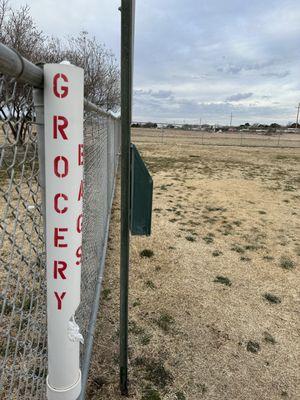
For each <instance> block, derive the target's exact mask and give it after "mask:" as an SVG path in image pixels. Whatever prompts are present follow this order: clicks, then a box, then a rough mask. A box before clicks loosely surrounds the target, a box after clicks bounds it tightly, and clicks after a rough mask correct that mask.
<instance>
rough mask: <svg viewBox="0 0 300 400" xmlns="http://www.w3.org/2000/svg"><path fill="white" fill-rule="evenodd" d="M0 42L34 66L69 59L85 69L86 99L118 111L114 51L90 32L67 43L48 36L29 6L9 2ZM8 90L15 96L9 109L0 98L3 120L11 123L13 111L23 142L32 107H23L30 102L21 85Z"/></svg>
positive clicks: (1, 3) (2, 2) (2, 11)
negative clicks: (26, 122)
mask: <svg viewBox="0 0 300 400" xmlns="http://www.w3.org/2000/svg"><path fill="white" fill-rule="evenodd" d="M0 41H1V42H2V43H3V44H5V45H7V46H9V47H11V48H13V49H15V50H17V51H18V52H19V53H20V54H21V55H22V56H23V57H25V58H27V59H28V60H30V61H31V62H33V63H39V62H42V63H48V62H53V63H55V62H61V61H62V60H68V61H70V62H71V63H72V64H74V65H77V66H79V67H82V68H84V75H85V91H84V95H85V97H86V98H87V99H88V100H90V101H92V102H93V103H95V104H97V105H98V106H99V107H102V108H104V109H105V110H107V111H108V110H112V111H116V110H117V109H118V108H119V104H120V88H119V86H120V83H119V82H120V77H119V75H120V74H119V69H118V66H117V62H116V59H115V57H114V55H113V54H112V52H111V51H109V50H107V49H106V47H105V46H104V45H103V44H101V43H99V42H98V41H97V40H96V38H94V37H93V38H90V37H89V36H88V33H87V32H80V33H79V34H78V36H73V37H70V38H67V39H64V40H61V39H58V38H55V37H47V36H46V35H44V33H43V32H42V31H41V30H40V29H39V28H38V27H37V25H36V23H35V22H34V20H33V18H32V17H31V15H30V8H29V6H27V5H26V6H21V7H20V8H18V9H13V8H11V7H10V5H9V0H0ZM6 87H7V89H8V90H14V96H13V98H11V102H12V104H11V105H10V107H9V108H8V107H7V103H6V101H4V99H3V98H1V99H0V118H2V119H5V120H7V119H8V120H9V118H8V115H7V113H8V112H10V114H11V115H10V117H12V116H13V119H14V120H15V121H19V120H20V121H22V122H20V124H21V125H20V124H18V123H14V124H11V125H12V126H11V130H12V132H13V134H14V136H15V137H17V136H18V137H19V139H20V141H22V140H23V136H22V133H23V131H24V129H23V128H24V127H23V124H24V121H26V117H28V119H30V118H31V115H30V112H31V111H30V110H31V108H30V107H27V109H26V107H24V104H25V103H26V102H28V99H27V98H25V97H24V96H26V93H27V91H26V90H24V84H22V83H18V84H17V85H15V84H14V86H13V88H12V86H10V85H6ZM2 95H3V94H2ZM12 110H13V111H12ZM26 110H27V112H28V115H26ZM24 114H25V115H24ZM21 116H22V118H21ZM24 117H25V118H24Z"/></svg>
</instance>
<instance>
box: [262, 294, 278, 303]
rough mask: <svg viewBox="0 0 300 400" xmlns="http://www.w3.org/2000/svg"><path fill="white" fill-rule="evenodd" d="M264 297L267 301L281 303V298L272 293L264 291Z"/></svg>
mask: <svg viewBox="0 0 300 400" xmlns="http://www.w3.org/2000/svg"><path fill="white" fill-rule="evenodd" d="M264 298H265V299H266V300H268V302H270V303H273V304H279V303H281V298H280V297H278V296H276V295H275V294H272V293H265V294H264Z"/></svg>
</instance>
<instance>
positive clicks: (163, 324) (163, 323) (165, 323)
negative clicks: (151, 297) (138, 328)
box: [155, 313, 175, 332]
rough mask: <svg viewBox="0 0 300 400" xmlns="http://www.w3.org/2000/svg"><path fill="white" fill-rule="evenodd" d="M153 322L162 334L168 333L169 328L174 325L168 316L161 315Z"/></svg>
mask: <svg viewBox="0 0 300 400" xmlns="http://www.w3.org/2000/svg"><path fill="white" fill-rule="evenodd" d="M155 322H156V324H157V325H158V326H159V327H160V329H162V330H163V331H164V332H169V331H170V329H171V326H172V325H173V324H174V323H175V320H174V318H173V317H172V316H171V315H170V314H168V313H161V315H160V316H159V318H158V319H156V320H155Z"/></svg>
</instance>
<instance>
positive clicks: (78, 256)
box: [76, 246, 82, 265]
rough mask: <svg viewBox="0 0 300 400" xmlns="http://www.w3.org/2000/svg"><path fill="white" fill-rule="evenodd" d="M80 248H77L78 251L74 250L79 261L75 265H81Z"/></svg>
mask: <svg viewBox="0 0 300 400" xmlns="http://www.w3.org/2000/svg"><path fill="white" fill-rule="evenodd" d="M81 256H82V254H81V246H79V247H78V249H77V250H76V257H77V258H78V259H79V260H77V261H76V265H80V264H81Z"/></svg>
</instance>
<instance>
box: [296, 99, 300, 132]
mask: <svg viewBox="0 0 300 400" xmlns="http://www.w3.org/2000/svg"><path fill="white" fill-rule="evenodd" d="M299 112H300V103H299V104H298V111H297V118H296V130H297V129H298V125H299Z"/></svg>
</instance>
